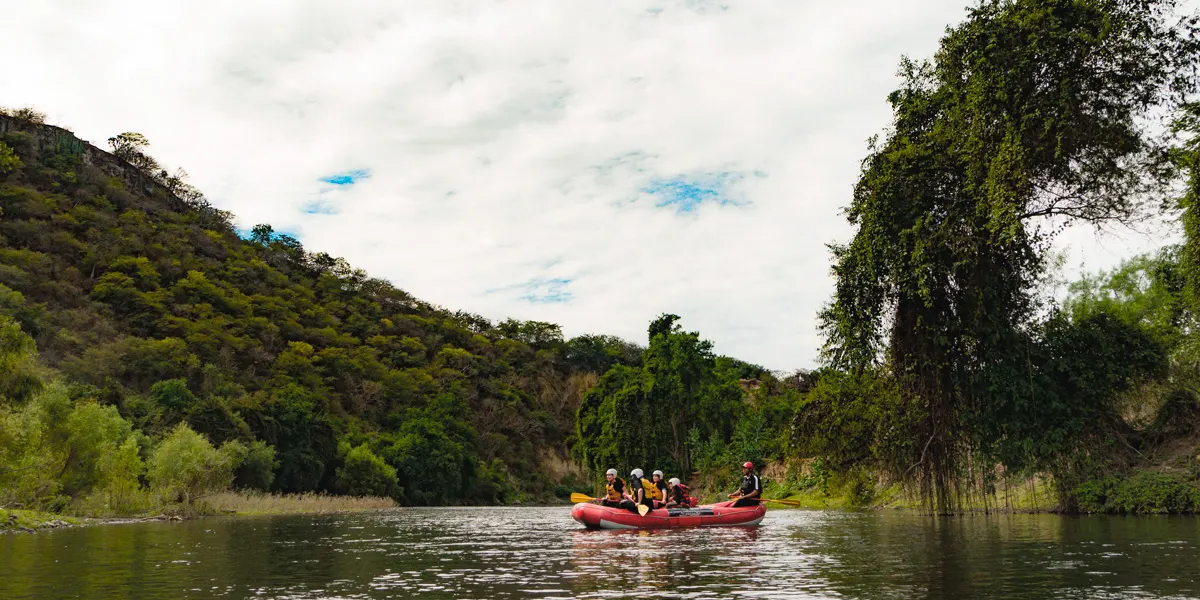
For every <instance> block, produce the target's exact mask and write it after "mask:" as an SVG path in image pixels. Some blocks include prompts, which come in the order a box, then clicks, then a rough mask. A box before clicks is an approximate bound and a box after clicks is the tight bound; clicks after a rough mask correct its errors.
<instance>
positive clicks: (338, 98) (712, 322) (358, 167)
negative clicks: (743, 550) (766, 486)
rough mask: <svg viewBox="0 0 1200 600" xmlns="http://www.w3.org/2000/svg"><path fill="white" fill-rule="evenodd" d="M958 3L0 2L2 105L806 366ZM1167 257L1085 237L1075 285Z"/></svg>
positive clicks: (328, 241)
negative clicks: (873, 170)
mask: <svg viewBox="0 0 1200 600" xmlns="http://www.w3.org/2000/svg"><path fill="white" fill-rule="evenodd" d="M965 4H966V2H965V0H879V1H871V2H867V1H864V0H850V1H847V2H826V1H816V0H803V1H780V0H726V1H724V2H720V1H712V0H653V1H641V0H638V1H635V0H605V1H603V2H598V1H596V0H540V1H539V0H523V1H517V0H507V1H506V0H487V1H484V0H405V1H399V0H274V1H267V0H255V1H246V0H238V1H231V0H204V1H186V2H185V1H182V0H180V1H171V2H163V1H162V0H106V1H100V0H36V1H29V0H0V14H3V15H5V19H6V20H8V21H9V22H11V23H19V24H20V25H19V26H10V27H6V28H5V33H4V36H2V37H0V56H5V57H8V60H6V61H5V64H4V73H3V75H2V76H0V105H5V106H13V107H17V106H25V105H33V106H36V107H38V108H40V109H41V110H43V111H44V112H46V113H47V114H48V115H49V116H50V119H49V121H50V122H51V123H54V124H57V125H61V126H63V127H67V128H69V129H72V130H74V131H75V132H76V134H77V135H79V136H80V137H82V138H84V139H86V140H89V141H91V142H93V143H95V144H97V145H101V146H102V145H104V140H106V139H107V138H108V137H110V136H112V135H114V134H116V133H120V132H122V131H137V132H141V133H143V134H145V135H146V136H147V137H148V138H149V139H150V141H151V144H152V147H151V148H150V151H151V154H153V155H154V156H155V157H156V158H158V159H159V160H160V161H161V162H163V163H165V164H167V165H170V166H172V167H175V166H182V167H184V168H186V169H187V171H188V172H189V173H190V174H191V176H192V181H193V182H194V183H195V184H196V185H197V186H198V187H200V188H201V189H202V190H203V191H204V192H205V193H206V194H207V195H208V196H209V198H210V199H211V200H212V201H213V203H214V204H216V205H217V206H219V207H221V208H225V209H228V210H231V211H233V212H234V213H235V214H236V215H237V217H238V225H239V226H240V227H243V228H248V227H250V226H252V225H254V224H256V223H270V224H272V225H273V226H274V227H275V229H276V230H277V231H286V232H290V233H292V234H293V235H295V236H296V237H298V238H299V239H300V240H301V241H302V242H303V243H304V245H305V247H306V248H308V249H310V250H314V251H316V250H323V251H326V252H329V253H331V254H333V255H335V256H344V257H346V258H347V259H348V260H349V261H350V262H351V263H353V264H354V265H356V266H360V267H363V268H365V269H367V270H368V271H369V272H370V273H371V274H372V275H374V276H379V277H385V278H387V279H389V280H391V281H392V282H393V283H395V284H396V285H397V286H398V287H401V288H403V289H405V290H407V291H409V292H411V293H413V294H415V295H417V296H418V297H420V298H422V299H424V300H427V301H429V302H433V303H436V304H440V305H443V306H447V307H450V308H454V309H464V310H468V311H471V312H476V313H479V314H482V315H484V316H486V317H489V318H492V319H499V318H503V317H509V316H511V317H516V318H521V319H537V320H544V321H553V322H557V323H560V324H562V325H563V328H564V331H565V333H566V334H567V335H569V336H570V335H578V334H581V333H607V334H614V335H620V336H622V337H625V338H627V339H630V340H633V341H637V342H639V343H644V342H645V330H646V325H647V324H648V323H649V321H650V320H651V319H652V318H653V317H654V316H656V315H657V314H659V313H662V312H673V313H676V314H679V315H681V316H682V317H683V320H682V324H683V325H684V326H685V327H686V328H688V329H689V330H698V331H700V332H701V333H702V334H703V335H704V336H705V337H707V338H708V339H711V340H713V341H714V342H715V344H716V349H717V351H718V352H720V353H722V354H729V355H734V356H738V357H739V358H743V359H746V360H750V361H754V362H757V363H760V364H763V365H764V366H767V367H770V368H775V369H790V368H796V367H811V366H813V363H814V360H815V358H816V355H817V350H818V348H819V346H820V338H819V337H818V335H817V331H816V327H815V324H816V323H815V318H814V317H815V315H816V312H817V311H818V310H819V309H820V307H821V305H822V304H823V303H824V302H825V301H826V299H827V298H828V297H829V295H830V291H831V289H832V280H831V278H830V276H829V255H828V252H827V251H826V249H825V244H826V243H827V242H829V241H832V240H845V239H847V238H848V237H849V235H850V233H851V232H850V229H849V227H848V226H847V225H846V224H845V222H844V220H843V219H842V217H841V216H840V215H839V209H840V207H842V206H844V205H845V204H847V202H848V201H849V196H850V191H851V187H852V185H853V183H854V180H855V178H856V175H857V172H858V167H859V162H860V160H861V159H862V158H863V156H864V155H865V151H866V139H867V138H868V137H869V136H870V135H872V134H875V133H877V132H879V131H881V130H882V129H883V128H884V127H885V126H886V125H887V124H888V121H889V117H890V112H889V110H888V106H887V104H886V95H887V93H888V92H889V91H890V90H892V89H893V88H894V87H895V86H896V85H897V81H898V80H897V79H896V76H895V72H896V66H897V64H898V62H899V60H900V57H901V56H902V55H905V54H907V55H910V56H914V57H921V58H924V57H928V56H930V55H931V54H932V53H933V51H934V50H935V49H936V46H937V42H938V38H939V37H940V36H941V34H942V32H943V31H944V28H945V27H946V26H947V25H950V24H954V23H957V22H959V21H960V20H961V19H962V18H963V16H964V15H965V9H964V5H965ZM1166 239H1167V238H1166V237H1165V234H1163V233H1161V232H1160V233H1157V234H1153V233H1152V234H1150V235H1147V234H1146V233H1144V232H1142V233H1133V232H1118V235H1104V236H1099V237H1098V236H1097V235H1096V234H1095V233H1093V232H1092V231H1090V230H1072V231H1070V232H1068V234H1067V235H1066V236H1064V237H1063V238H1062V239H1061V245H1062V246H1063V247H1064V248H1067V249H1068V250H1069V252H1070V253H1069V255H1068V265H1069V267H1070V269H1071V271H1077V270H1078V269H1079V268H1080V267H1081V265H1082V266H1084V267H1086V268H1087V269H1096V268H1101V267H1108V266H1111V265H1112V264H1114V263H1115V262H1117V261H1118V260H1119V259H1120V258H1121V257H1123V256H1126V255H1128V254H1130V253H1131V252H1133V251H1137V250H1141V249H1146V248H1153V247H1157V246H1159V245H1161V244H1162V243H1163V242H1164V241H1166Z"/></svg>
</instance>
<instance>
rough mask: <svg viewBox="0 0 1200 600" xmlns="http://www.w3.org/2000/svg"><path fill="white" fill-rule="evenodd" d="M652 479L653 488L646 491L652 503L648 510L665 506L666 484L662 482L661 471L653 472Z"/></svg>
mask: <svg viewBox="0 0 1200 600" xmlns="http://www.w3.org/2000/svg"><path fill="white" fill-rule="evenodd" d="M653 477H654V482H653V486H654V487H653V488H652V489H650V490H647V495H648V496H649V497H650V500H652V501H653V502H654V505H653V506H651V507H650V508H662V507H664V506H666V504H667V482H665V481H663V472H662V471H655V472H654V475H653Z"/></svg>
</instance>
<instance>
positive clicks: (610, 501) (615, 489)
mask: <svg viewBox="0 0 1200 600" xmlns="http://www.w3.org/2000/svg"><path fill="white" fill-rule="evenodd" d="M604 477H605V479H607V480H608V483H607V485H605V486H604V497H603V498H601V499H600V502H599V503H600V504H601V505H603V506H611V507H613V508H624V509H625V510H630V511H633V512H637V505H636V504H634V503H633V501H632V500H630V499H629V495H628V494H627V493H626V491H625V480H624V479H621V478H620V477H617V470H616V469H609V470H608V471H607V472H606V473H605V474H604Z"/></svg>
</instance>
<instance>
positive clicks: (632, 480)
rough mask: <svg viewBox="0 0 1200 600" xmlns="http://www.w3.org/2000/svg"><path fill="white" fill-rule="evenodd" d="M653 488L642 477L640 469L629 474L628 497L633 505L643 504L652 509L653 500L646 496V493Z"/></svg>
mask: <svg viewBox="0 0 1200 600" xmlns="http://www.w3.org/2000/svg"><path fill="white" fill-rule="evenodd" d="M653 488H654V486H653V485H652V484H651V483H650V482H649V481H646V478H645V477H643V476H642V470H641V469H634V470H633V471H631V472H630V473H629V497H630V499H632V500H633V502H634V504H645V505H646V506H647V507H649V508H651V509H653V508H654V500H652V499H651V498H650V497H649V496H648V495H647V492H648V491H649V490H651V489H653Z"/></svg>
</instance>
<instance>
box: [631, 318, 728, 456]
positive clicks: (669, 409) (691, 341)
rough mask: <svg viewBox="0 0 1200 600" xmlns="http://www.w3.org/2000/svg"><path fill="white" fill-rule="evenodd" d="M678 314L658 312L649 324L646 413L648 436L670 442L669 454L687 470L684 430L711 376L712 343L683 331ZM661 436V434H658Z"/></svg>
mask: <svg viewBox="0 0 1200 600" xmlns="http://www.w3.org/2000/svg"><path fill="white" fill-rule="evenodd" d="M677 320H679V317H678V315H662V316H660V317H659V318H657V319H655V320H654V321H653V322H651V323H650V328H649V334H650V335H649V337H650V345H649V347H648V348H647V349H646V352H645V369H646V373H647V374H648V375H649V377H650V380H651V382H652V383H651V387H650V391H649V392H650V393H649V404H650V406H649V407H648V412H649V413H650V419H651V423H653V424H661V426H660V427H654V428H652V429H651V432H650V434H649V435H650V437H652V438H653V439H656V440H657V439H663V438H665V441H668V442H669V444H670V455H671V459H672V461H671V462H673V463H674V464H675V465H677V466H678V467H679V468H680V469H682V471H683V472H685V473H688V472H691V460H690V457H689V452H688V447H687V435H688V430H690V429H691V427H692V423H693V422H694V421H695V419H696V417H697V416H698V415H697V408H698V407H699V406H700V403H701V400H702V397H703V394H702V392H703V391H704V390H705V388H706V385H707V384H708V383H709V382H711V381H712V379H713V369H714V367H715V357H714V356H713V353H712V342H709V341H707V340H701V339H700V334H699V333H696V332H691V333H685V332H684V331H683V330H682V328H680V326H679V325H678V324H676V321H677ZM660 436H661V437H660Z"/></svg>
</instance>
